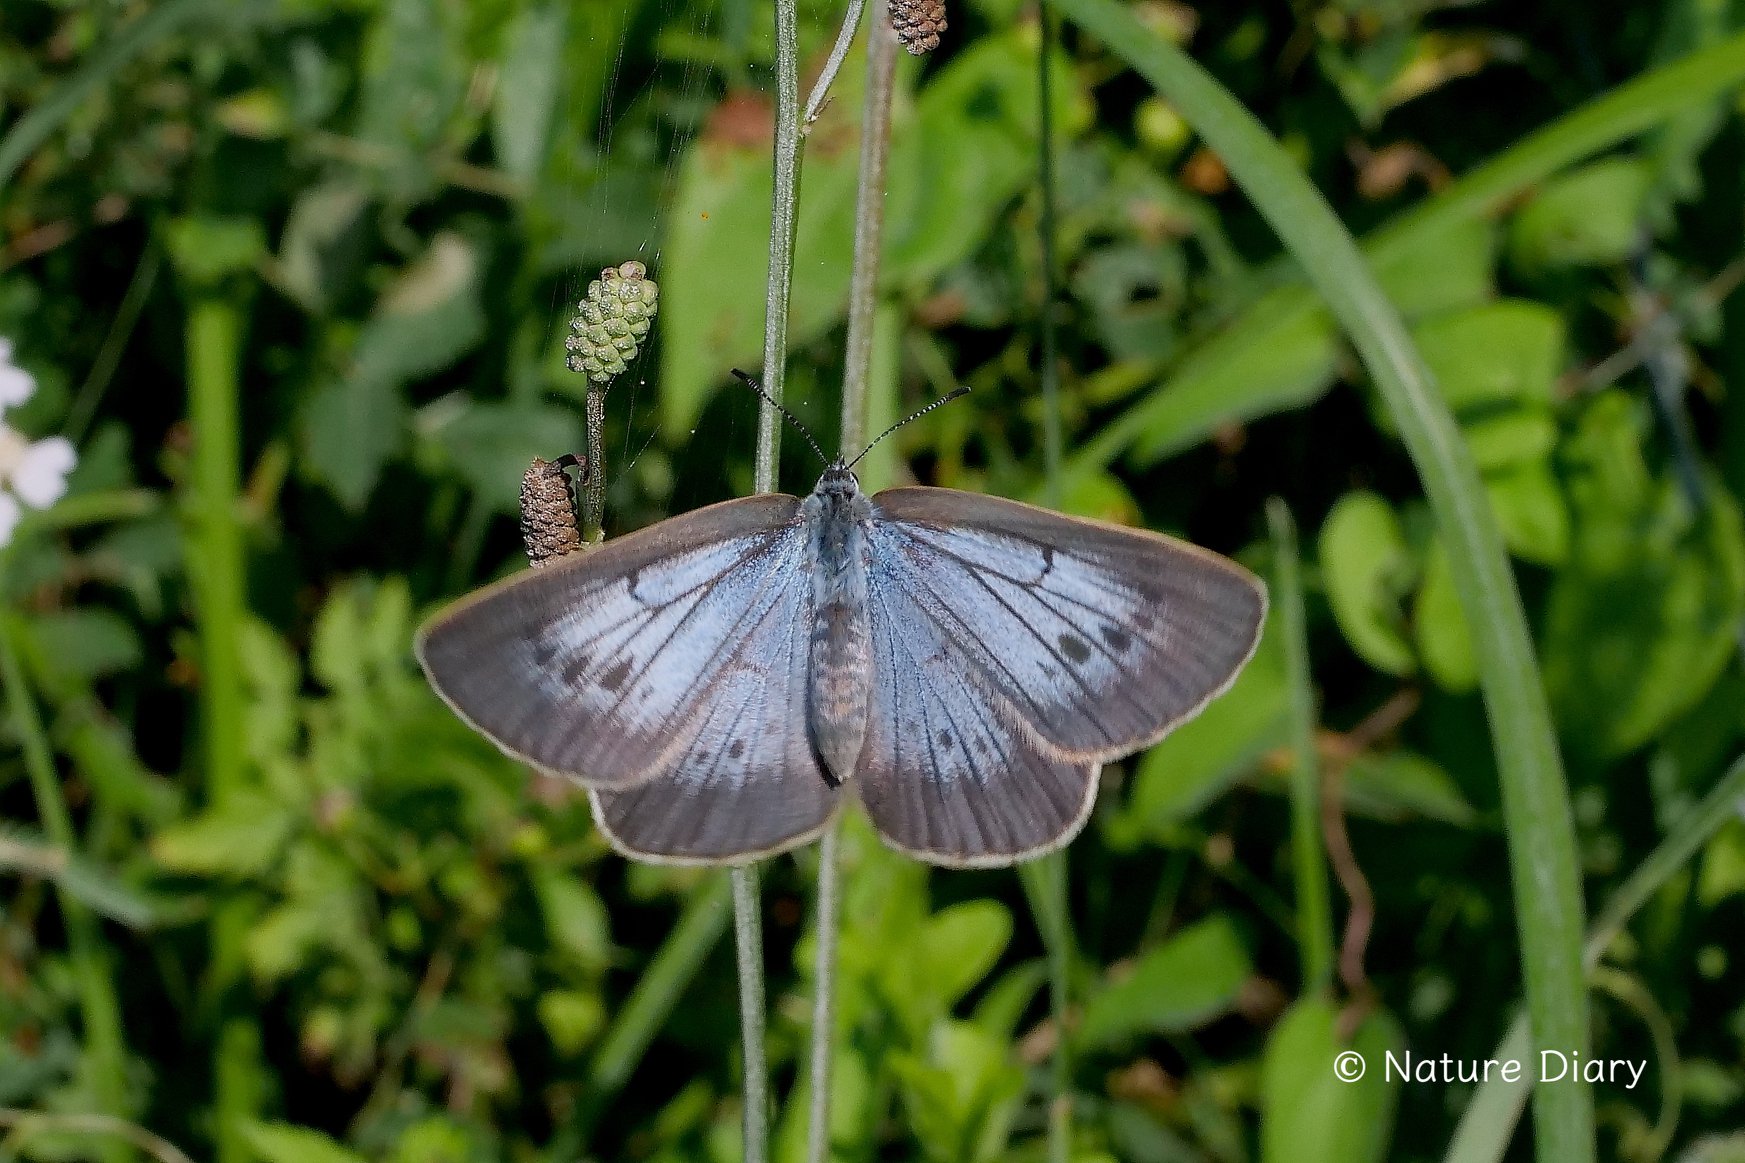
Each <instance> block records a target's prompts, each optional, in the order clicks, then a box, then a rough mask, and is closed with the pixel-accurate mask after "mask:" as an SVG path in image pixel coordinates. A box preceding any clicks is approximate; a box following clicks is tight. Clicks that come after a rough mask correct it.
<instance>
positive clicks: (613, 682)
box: [600, 658, 631, 691]
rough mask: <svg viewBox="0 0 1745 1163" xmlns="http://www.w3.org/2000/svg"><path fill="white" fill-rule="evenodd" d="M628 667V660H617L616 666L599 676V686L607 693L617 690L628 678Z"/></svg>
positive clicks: (629, 664)
mask: <svg viewBox="0 0 1745 1163" xmlns="http://www.w3.org/2000/svg"><path fill="white" fill-rule="evenodd" d="M630 666H631V661H630V659H628V658H621V659H619V660H618V665H617V666H614V667H613V668H612V669H611V670H608V671H607V672H606V673H605V674H603V675H601V676H600V685H601V686H603V687H605V688H606V689H607V690H609V691H615V690H617V689H618V688H619V687H621V686H623V685H624V680H625V679H627V678H629V677H630Z"/></svg>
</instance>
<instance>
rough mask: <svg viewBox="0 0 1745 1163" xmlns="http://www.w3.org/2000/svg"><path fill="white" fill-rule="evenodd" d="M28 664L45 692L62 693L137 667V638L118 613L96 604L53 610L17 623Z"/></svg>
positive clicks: (69, 692)
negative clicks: (25, 638) (23, 636)
mask: <svg viewBox="0 0 1745 1163" xmlns="http://www.w3.org/2000/svg"><path fill="white" fill-rule="evenodd" d="M22 624H23V625H24V627H25V629H26V631H27V633H28V634H29V639H28V646H27V649H28V650H29V652H30V654H29V657H30V661H31V667H32V669H33V670H34V671H35V672H36V675H37V680H38V681H39V682H40V683H41V684H42V685H43V687H44V688H45V689H47V690H50V691H54V692H56V693H58V694H60V695H62V696H64V697H71V696H72V695H73V694H75V693H76V692H78V691H81V690H85V689H88V688H89V685H90V684H91V682H93V681H94V680H96V679H99V678H102V677H104V676H106V675H111V674H118V673H121V672H123V671H128V670H132V669H133V668H134V667H136V666H138V665H139V660H140V649H139V636H138V635H136V634H135V633H134V631H133V627H132V626H131V625H130V624H129V623H128V622H127V620H126V619H125V618H122V617H121V616H120V615H119V614H116V613H114V612H112V611H109V610H105V609H102V608H100V607H87V608H83V609H70V610H52V611H49V612H47V613H43V614H38V615H36V616H34V617H32V618H29V619H27V620H25V621H24V622H23V623H22Z"/></svg>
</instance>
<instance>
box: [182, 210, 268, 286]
mask: <svg viewBox="0 0 1745 1163" xmlns="http://www.w3.org/2000/svg"><path fill="white" fill-rule="evenodd" d="M168 239H169V249H170V258H171V260H172V261H173V262H174V263H175V264H176V269H177V270H178V271H179V272H181V275H182V277H183V278H185V279H187V280H188V281H189V282H190V283H193V284H194V285H195V286H210V285H211V284H213V283H216V282H218V281H220V280H222V279H224V278H225V277H226V276H228V275H235V274H245V273H247V272H249V271H251V270H253V269H254V268H255V266H256V264H258V263H259V262H260V260H261V259H263V258H265V257H266V254H267V236H266V234H265V232H264V231H262V230H261V224H260V223H259V222H257V221H255V220H254V219H253V218H219V217H214V216H211V215H205V214H197V215H193V216H191V217H188V218H178V219H176V220H175V221H174V222H172V223H170V227H169V233H168Z"/></svg>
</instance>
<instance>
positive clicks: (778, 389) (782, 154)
mask: <svg viewBox="0 0 1745 1163" xmlns="http://www.w3.org/2000/svg"><path fill="white" fill-rule="evenodd" d="M774 164H775V174H774V182H773V189H772V191H771V194H770V229H769V281H768V283H767V285H766V286H765V289H764V318H763V390H764V391H765V392H767V393H769V397H770V399H772V400H775V401H776V402H777V403H780V402H781V399H782V386H783V384H784V383H786V381H787V367H788V299H789V294H790V292H791V291H792V289H793V281H794V230H795V225H796V223H797V222H798V221H799V215H800V34H799V18H798V16H797V15H796V12H795V3H794V0H776V134H775V158H774ZM781 447H782V420H781V414H780V413H779V412H777V411H776V410H775V408H773V407H771V406H770V405H769V404H768V403H765V404H763V405H762V406H761V407H759V409H758V415H757V459H756V461H755V462H754V464H755V471H756V475H757V480H758V484H757V491H758V492H760V493H767V492H769V491H771V490H772V489H774V488H775V482H776V462H777V460H778V458H779V457H780V456H781Z"/></svg>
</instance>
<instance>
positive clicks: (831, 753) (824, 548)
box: [800, 462, 872, 783]
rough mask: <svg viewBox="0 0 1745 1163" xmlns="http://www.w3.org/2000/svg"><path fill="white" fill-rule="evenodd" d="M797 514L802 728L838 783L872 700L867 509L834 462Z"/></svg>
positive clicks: (852, 758)
mask: <svg viewBox="0 0 1745 1163" xmlns="http://www.w3.org/2000/svg"><path fill="white" fill-rule="evenodd" d="M800 512H801V513H802V515H803V516H804V517H805V521H806V544H807V562H806V564H807V567H808V569H809V570H810V572H811V575H812V610H813V618H814V621H813V628H812V641H811V649H810V652H809V656H808V660H809V662H810V664H811V681H810V683H809V684H808V689H807V692H806V695H807V698H806V725H807V727H808V729H809V730H810V731H811V735H812V745H813V747H815V748H816V749H817V751H818V755H819V757H820V758H822V759H823V760H824V766H825V768H826V769H827V778H828V779H829V780H830V782H832V783H840V782H842V781H843V780H845V779H847V778H848V777H849V776H851V775H853V774H854V766H855V763H856V762H857V761H858V760H859V758H860V749H861V746H862V744H863V743H864V742H865V741H866V715H867V703H868V700H869V698H870V697H871V693H872V649H871V632H870V629H869V627H868V624H867V584H866V582H867V570H868V568H869V566H870V565H871V564H872V562H871V556H870V553H869V551H868V546H867V539H866V534H865V531H864V527H865V524H866V523H867V522H869V521H871V520H872V503H871V502H870V501H868V500H867V498H866V494H865V493H863V492H861V491H860V482H859V481H858V480H856V479H855V476H854V474H853V473H852V472H850V471H848V469H846V468H844V467H842V465H841V463H840V462H838V463H836V464H833V465H831V466H830V468H829V469H828V470H827V471H826V472H825V473H824V475H823V477H821V478H820V479H819V481H818V487H817V488H816V489H814V490H813V491H812V495H811V496H809V497H807V498H806V500H805V503H804V504H803V505H802V506H801V509H800Z"/></svg>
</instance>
